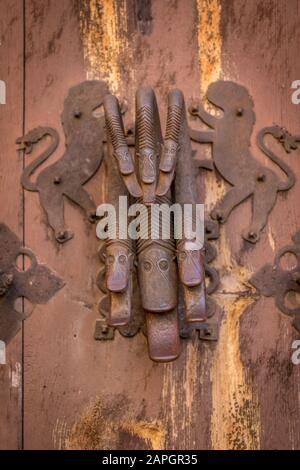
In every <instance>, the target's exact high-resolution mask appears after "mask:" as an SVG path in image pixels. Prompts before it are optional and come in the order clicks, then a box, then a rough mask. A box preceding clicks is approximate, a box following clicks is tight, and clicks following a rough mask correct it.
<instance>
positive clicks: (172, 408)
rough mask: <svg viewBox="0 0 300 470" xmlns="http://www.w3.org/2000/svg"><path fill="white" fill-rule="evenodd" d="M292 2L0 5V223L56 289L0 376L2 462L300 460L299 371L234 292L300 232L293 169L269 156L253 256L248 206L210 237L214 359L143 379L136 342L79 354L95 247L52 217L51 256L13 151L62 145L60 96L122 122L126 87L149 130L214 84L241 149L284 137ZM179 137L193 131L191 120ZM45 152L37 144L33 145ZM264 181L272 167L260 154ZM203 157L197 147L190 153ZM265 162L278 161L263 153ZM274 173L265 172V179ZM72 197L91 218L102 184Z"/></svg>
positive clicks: (248, 298)
mask: <svg viewBox="0 0 300 470" xmlns="http://www.w3.org/2000/svg"><path fill="white" fill-rule="evenodd" d="M299 14H300V2H299V0H264V1H261V0H252V1H247V0H152V1H151V0H148V1H139V0H51V1H50V0H39V1H37V0H24V1H21V0H2V1H1V3H0V79H1V80H3V81H4V82H5V84H6V104H1V105H0V129H1V150H0V162H1V167H0V181H1V185H0V193H1V197H0V201H1V202H0V221H1V222H4V223H5V224H6V225H7V226H8V227H9V228H10V229H11V230H13V231H14V232H15V233H16V234H17V235H18V236H19V238H20V239H21V240H23V242H24V244H25V245H26V246H28V247H30V248H31V249H32V250H33V251H34V252H35V254H36V255H37V257H38V259H39V261H40V262H42V263H45V264H47V265H48V266H49V267H50V268H51V269H52V270H54V271H55V272H56V273H57V274H58V275H59V276H60V277H61V278H63V279H64V281H65V287H64V288H63V289H61V290H59V292H57V293H56V295H55V296H53V297H52V298H51V300H50V301H49V302H48V303H47V304H46V305H37V306H36V307H35V309H34V311H33V313H32V315H31V316H30V317H29V318H28V319H27V320H26V321H25V322H24V324H23V328H22V331H21V332H20V333H19V334H18V335H17V336H16V337H15V338H14V339H13V341H11V343H10V344H9V345H8V347H7V350H6V361H4V359H3V357H2V362H5V363H3V364H1V365H0V403H1V405H0V447H1V449H20V448H25V449H37V448H40V449H105V448H110V449H152V448H153V449H211V448H213V449H278V448H282V449H288V448H299V447H300V428H299V419H300V402H299V383H300V382H299V381H300V366H297V365H294V364H293V363H292V361H291V356H292V353H293V350H292V344H293V341H294V340H295V339H297V338H298V337H299V335H298V334H297V332H296V331H295V330H294V329H293V327H292V326H291V319H290V318H289V317H288V316H285V315H283V314H282V313H281V312H280V311H279V310H278V309H277V308H276V307H275V304H274V299H273V298H272V297H270V298H266V297H262V296H260V295H259V292H258V291H257V290H255V289H254V288H253V287H251V286H250V284H249V279H250V277H251V275H252V274H253V273H255V272H256V271H257V270H258V269H259V268H261V267H262V266H263V265H264V264H265V263H267V262H268V263H271V264H272V263H273V261H274V258H275V255H276V253H277V252H278V251H279V249H281V248H282V247H284V246H286V245H288V244H290V243H291V236H292V235H293V234H294V233H295V232H296V231H297V229H299V220H300V206H299V196H300V156H299V153H297V151H295V152H292V153H291V154H290V155H287V154H285V152H284V150H283V149H281V150H280V149H279V147H276V150H277V151H280V152H281V153H282V155H281V157H282V159H284V160H285V161H286V162H287V163H288V164H289V166H291V167H292V168H293V170H294V172H295V174H296V177H297V181H296V184H295V186H294V187H293V188H292V189H291V190H290V191H288V192H286V193H280V194H279V195H278V198H277V202H276V205H275V207H274V209H273V210H272V212H271V214H270V216H269V220H268V223H267V225H266V227H265V229H264V230H263V232H262V234H261V239H260V241H259V242H258V243H256V244H253V245H252V244H251V245H249V244H248V245H247V244H246V245H245V242H244V241H243V239H242V237H241V232H242V230H243V229H244V228H245V226H246V225H247V223H248V221H249V218H250V213H251V208H250V201H247V202H244V203H243V204H241V205H239V206H238V207H237V208H236V209H235V210H234V211H233V213H232V214H231V215H230V217H229V220H228V221H227V222H226V224H224V225H222V226H221V232H220V237H219V239H218V240H217V241H216V242H215V245H216V247H217V250H218V256H217V258H216V259H215V261H214V265H215V266H216V267H217V268H218V270H219V272H220V279H221V282H220V285H219V288H218V291H217V292H216V293H215V294H214V297H215V299H216V300H217V302H218V303H219V305H221V306H222V308H223V320H222V324H221V327H220V332H219V339H218V341H217V342H209V341H207V342H205V341H199V339H198V338H197V337H196V336H195V337H194V339H193V340H189V341H184V342H183V351H182V354H181V356H180V358H179V359H178V360H176V361H175V362H173V363H168V364H157V363H154V362H151V361H150V359H149V358H148V355H147V350H146V340H145V338H144V336H143V335H142V334H139V335H137V336H135V337H134V338H132V339H125V338H123V337H121V336H120V335H116V338H115V339H114V341H107V342H101V341H95V340H94V338H93V331H94V324H95V320H96V319H97V318H98V315H99V314H98V310H97V304H98V302H99V299H100V292H99V290H98V289H97V286H96V277H97V272H98V271H99V259H98V257H97V249H98V247H99V241H98V240H97V238H96V236H95V228H94V226H92V225H89V224H88V223H87V222H86V221H85V220H84V218H83V217H82V216H81V214H80V212H79V211H78V208H77V207H75V206H74V205H72V204H71V203H67V204H66V214H65V217H66V219H67V221H68V224H69V225H70V226H72V228H73V230H74V232H75V236H74V238H73V239H72V240H71V241H70V242H68V243H66V244H64V245H58V244H57V243H56V242H55V241H54V240H53V235H52V233H51V231H50V230H49V228H48V226H47V224H46V219H45V214H44V212H43V209H42V208H41V206H40V204H39V199H38V195H37V193H32V192H27V191H26V192H24V191H23V190H22V187H21V185H20V176H21V173H22V171H23V168H24V166H26V165H27V164H28V163H29V161H31V159H33V158H35V155H37V153H35V154H34V155H33V156H32V155H30V156H28V157H27V156H26V155H25V156H24V155H23V154H22V153H20V152H19V153H18V152H17V149H16V145H15V140H16V138H17V137H19V136H21V135H23V134H24V132H26V131H28V130H29V129H32V128H34V127H36V126H51V127H53V128H55V129H57V130H59V133H60V135H61V143H60V146H59V148H58V150H57V151H56V153H55V155H54V156H53V157H52V160H51V161H53V160H54V159H55V158H58V157H59V156H60V155H61V154H62V152H63V148H64V138H63V133H62V128H61V124H60V113H61V111H62V107H63V100H64V98H65V96H66V94H67V92H68V90H69V88H70V87H71V86H73V85H76V84H77V83H80V82H81V81H83V80H85V79H87V78H89V79H91V78H93V79H104V80H106V81H107V83H108V85H109V87H110V89H111V91H112V92H114V93H116V94H117V95H118V96H119V97H121V98H122V99H123V100H126V101H127V103H128V109H129V112H128V113H129V114H128V113H127V119H128V121H130V119H133V118H134V116H133V110H134V94H135V91H136V89H137V87H138V86H139V85H145V84H149V85H151V86H152V87H154V89H155V91H156V93H157V97H158V101H159V106H160V108H161V113H162V116H165V114H164V112H165V110H166V96H167V92H168V90H169V88H170V87H174V86H175V87H179V88H181V89H182V91H183V92H184V94H185V99H186V102H187V104H188V103H190V102H191V101H192V100H193V99H194V98H197V97H201V98H203V97H204V96H205V92H206V90H207V87H208V85H209V84H210V83H211V82H213V81H215V80H217V79H219V78H221V79H225V80H232V81H235V82H237V83H240V84H242V85H244V86H246V87H247V88H248V90H249V92H250V94H251V95H252V97H253V100H254V104H255V111H256V123H255V129H254V133H253V136H254V135H255V134H256V133H257V131H258V130H259V129H261V128H262V127H264V126H271V125H272V124H273V123H276V124H279V125H280V126H285V127H286V128H287V129H288V130H289V131H290V132H291V133H292V134H297V133H298V134H299V122H300V121H299V109H300V108H299V106H297V105H295V104H293V103H292V101H291V92H292V90H291V84H292V82H293V81H294V80H297V79H300V60H299V48H300V28H299ZM191 123H192V125H193V126H194V127H196V126H197V123H196V122H195V121H191ZM42 145H43V144H41V146H42ZM252 145H253V153H254V154H255V156H256V158H257V159H259V161H260V162H261V163H263V164H264V165H266V166H268V167H270V168H273V166H274V165H273V164H272V163H271V162H270V161H267V159H266V158H265V157H264V155H263V153H261V152H260V151H259V149H258V148H257V146H256V142H255V139H254V138H253V142H252ZM195 149H196V150H198V152H202V156H203V158H204V157H208V158H209V157H210V154H211V148H210V145H209V144H207V145H202V146H201V147H200V146H199V144H195ZM278 149H279V150H278ZM275 171H276V170H275ZM199 185H200V188H201V191H202V197H203V199H205V203H206V206H207V210H208V211H209V209H210V208H211V207H212V206H213V205H214V203H215V202H216V201H217V200H218V199H219V198H220V197H221V196H222V195H223V194H224V191H225V190H226V188H228V187H227V183H225V182H224V180H223V179H222V178H221V176H220V175H216V174H215V172H208V171H205V170H203V171H202V172H201V174H200V177H199ZM87 188H88V190H89V192H90V193H91V194H92V195H93V197H94V198H95V200H96V202H97V203H98V204H99V203H101V202H103V197H104V189H103V188H104V175H103V171H102V170H100V171H99V172H98V173H97V174H96V176H95V177H94V178H92V180H91V181H90V182H89V183H88V185H87Z"/></svg>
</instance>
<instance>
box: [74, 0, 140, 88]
mask: <svg viewBox="0 0 300 470" xmlns="http://www.w3.org/2000/svg"><path fill="white" fill-rule="evenodd" d="M127 21H128V12H127V1H126V0H81V1H80V29H81V35H82V41H83V48H84V56H85V60H86V68H87V78H88V79H90V80H92V79H97V80H106V81H107V82H108V84H109V87H110V90H111V91H112V92H113V93H117V92H118V90H119V87H120V82H121V69H122V59H125V57H126V60H128V59H129V57H128V56H129V55H130V51H131V49H130V47H129V40H128V22H127Z"/></svg>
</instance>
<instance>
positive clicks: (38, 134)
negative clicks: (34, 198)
mask: <svg viewBox="0 0 300 470" xmlns="http://www.w3.org/2000/svg"><path fill="white" fill-rule="evenodd" d="M47 135H48V136H50V137H51V143H50V145H49V146H48V147H47V149H46V150H45V151H44V152H42V153H41V155H39V156H38V157H37V158H36V159H35V160H34V161H33V162H31V163H30V164H29V165H28V166H27V167H26V168H25V170H24V171H23V173H22V176H21V183H22V186H23V188H24V189H27V190H28V191H38V188H37V184H36V183H35V182H33V181H31V180H30V177H31V175H32V174H33V173H34V171H35V170H36V169H37V167H38V166H40V165H41V164H42V163H43V162H44V161H46V160H47V158H49V157H50V155H52V153H53V152H54V151H55V150H56V148H57V146H58V143H59V135H58V132H57V131H56V130H55V129H52V128H51V127H37V128H35V129H33V130H32V131H30V132H28V134H26V136H24V137H21V138H20V139H18V140H17V143H23V144H24V148H25V152H26V153H30V152H31V148H32V145H33V144H36V143H37V142H38V141H39V140H41V139H43V138H44V137H46V136H47Z"/></svg>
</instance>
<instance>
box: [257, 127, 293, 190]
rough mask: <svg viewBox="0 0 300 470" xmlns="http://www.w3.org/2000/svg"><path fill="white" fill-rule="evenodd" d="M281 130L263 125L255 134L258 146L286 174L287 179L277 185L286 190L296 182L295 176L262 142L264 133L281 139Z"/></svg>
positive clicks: (279, 188)
mask: <svg viewBox="0 0 300 470" xmlns="http://www.w3.org/2000/svg"><path fill="white" fill-rule="evenodd" d="M282 132H283V130H282V129H281V128H279V127H278V126H273V127H264V128H263V129H261V130H260V131H259V133H258V135H257V139H256V141H257V145H258V147H259V148H260V149H261V150H262V151H263V152H264V153H265V154H266V155H267V156H268V157H269V158H270V159H271V160H272V161H273V162H274V163H276V165H278V166H279V168H280V169H281V170H282V171H283V172H284V173H285V174H286V176H287V180H286V181H281V182H280V183H279V186H278V190H279V191H287V190H288V189H290V188H292V187H293V186H294V184H295V182H296V176H295V173H294V172H293V170H292V169H291V168H290V167H289V166H288V165H287V164H286V163H285V162H284V161H283V160H281V158H279V157H277V155H275V153H273V152H272V150H270V149H269V148H268V147H266V145H265V143H264V138H265V136H266V135H268V134H270V135H272V136H273V137H274V138H275V139H276V140H278V141H279V142H280V141H282V140H281V139H282Z"/></svg>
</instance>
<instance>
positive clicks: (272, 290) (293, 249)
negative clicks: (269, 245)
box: [250, 231, 300, 333]
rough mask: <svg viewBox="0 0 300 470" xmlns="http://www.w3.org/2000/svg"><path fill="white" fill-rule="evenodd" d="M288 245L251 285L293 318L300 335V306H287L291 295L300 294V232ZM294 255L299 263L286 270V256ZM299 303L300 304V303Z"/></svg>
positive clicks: (256, 276)
mask: <svg viewBox="0 0 300 470" xmlns="http://www.w3.org/2000/svg"><path fill="white" fill-rule="evenodd" d="M292 240H293V242H294V244H293V245H288V246H285V247H284V248H282V249H281V250H279V251H278V253H277V255H276V257H275V260H274V264H273V266H272V265H271V264H269V263H268V264H265V265H264V266H263V267H262V268H261V269H260V270H259V271H258V272H257V273H255V274H254V275H253V276H252V277H251V279H250V282H251V284H252V285H253V286H254V287H256V289H258V290H259V291H260V293H261V294H262V295H264V296H266V297H274V299H275V303H276V306H277V308H278V309H279V310H280V311H281V312H283V313H285V314H286V315H289V316H291V317H292V318H293V326H294V327H295V328H296V330H297V331H298V332H299V333H300V305H299V306H297V307H292V306H289V305H288V304H287V295H288V294H289V293H291V292H292V293H297V294H298V295H299V294H300V231H299V232H297V233H296V234H295V235H294V236H293V237H292ZM287 254H292V255H294V257H295V258H296V260H297V262H296V264H295V266H293V268H292V269H284V268H283V267H282V265H281V262H282V260H283V258H284V256H285V255H287ZM298 303H299V302H298Z"/></svg>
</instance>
